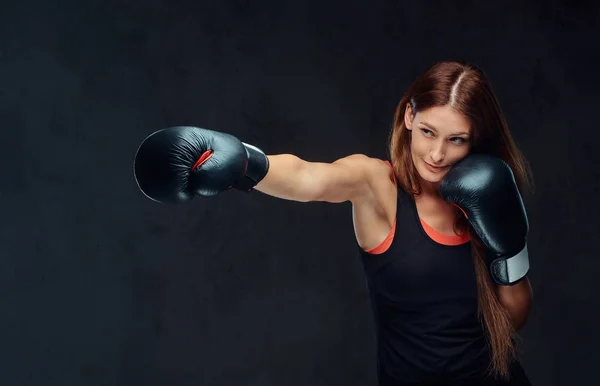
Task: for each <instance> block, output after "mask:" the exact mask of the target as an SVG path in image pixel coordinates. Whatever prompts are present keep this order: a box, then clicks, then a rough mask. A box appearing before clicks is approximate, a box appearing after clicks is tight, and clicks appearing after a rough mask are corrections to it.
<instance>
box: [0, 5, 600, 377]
mask: <svg viewBox="0 0 600 386" xmlns="http://www.w3.org/2000/svg"><path fill="white" fill-rule="evenodd" d="M269 3H270V4H267V2H265V1H259V2H251V1H226V0H213V1H177V0H172V1H167V0H148V1H133V0H127V1H116V0H109V1H67V0H60V1H35V2H32V1H13V2H6V1H5V2H3V4H2V9H1V11H0V38H1V39H0V116H1V118H2V137H1V138H2V140H1V144H2V147H1V152H0V168H1V169H0V170H1V172H2V185H1V190H0V210H1V216H2V228H1V232H0V237H1V239H0V248H1V249H0V253H1V258H0V307H1V308H0V310H1V316H0V383H1V384H2V385H3V386H4V385H6V386H17V385H23V386H25V385H26V386H32V385H52V386H54V385H56V386H75V385H77V386H82V385H85V386H96V385H118V386H121V385H127V386H129V385H145V386H154V385H161V386H163V385H164V386H179V385H211V386H212V385H227V386H230V385H231V386H233V385H244V386H252V385H260V386H265V385H303V386H304V385H314V386H317V385H346V386H352V385H373V382H374V380H375V351H374V350H375V345H374V331H373V324H372V321H371V314H370V309H369V304H368V299H367V293H366V288H365V283H364V276H363V272H362V266H361V265H360V262H359V260H358V256H357V254H356V250H355V245H354V238H353V230H352V221H351V213H350V206H349V204H338V205H334V204H324V203H311V204H302V203H295V202H289V201H283V200H277V199H274V198H270V197H268V196H265V195H262V194H260V193H256V194H250V195H246V194H242V193H239V192H233V191H232V192H228V193H227V194H223V195H221V196H218V197H216V198H213V199H210V200H202V199H197V200H194V202H193V203H191V204H189V205H185V206H178V207H167V206H161V205H158V204H155V203H153V202H151V201H149V200H147V199H146V198H145V197H144V196H143V195H142V194H141V193H140V192H139V191H138V189H137V187H136V185H135V182H134V179H133V175H132V159H133V155H134V152H135V150H136V147H137V146H138V144H139V143H140V142H141V140H142V139H143V138H144V137H145V136H146V135H148V134H149V133H150V132H152V131H155V130H157V129H160V128H163V127H167V126H170V125H182V124H189V125H196V126H201V127H206V128H211V129H217V130H222V131H227V132H230V133H232V134H234V135H237V136H238V137H239V138H240V139H242V140H243V141H245V142H250V143H253V144H256V145H258V146H259V147H261V148H262V149H263V150H265V152H267V153H268V154H275V153H293V154H296V155H298V156H300V157H302V158H304V159H306V160H311V161H325V162H329V161H333V160H335V159H337V158H339V157H343V156H345V155H348V154H352V153H365V154H368V155H371V156H375V157H377V156H378V157H383V156H384V155H385V147H384V146H385V141H386V139H387V134H388V130H389V127H390V124H391V121H392V115H393V111H394V108H395V105H396V103H397V102H398V101H399V99H400V97H401V95H402V93H403V92H404V91H405V89H406V87H407V86H408V85H409V83H410V82H411V81H412V80H413V79H414V78H415V77H416V76H417V75H418V74H419V73H421V72H422V71H423V70H424V69H425V68H426V67H427V66H428V65H430V64H432V63H433V62H435V61H438V60H442V59H464V60H469V61H472V62H474V63H476V64H478V65H480V66H481V67H482V68H483V69H484V70H485V71H486V73H487V75H488V76H489V78H490V80H491V81H492V84H493V85H494V87H495V89H496V91H497V93H498V96H499V98H500V102H501V105H502V108H503V109H504V112H505V114H506V117H507V119H508V122H509V124H510V126H511V127H512V130H513V133H514V136H515V138H516V140H517V141H518V144H519V146H520V147H521V148H522V150H523V151H524V153H525V154H526V156H527V157H528V158H529V160H530V162H531V165H532V168H533V170H534V173H535V174H534V177H535V180H536V184H537V185H536V188H537V190H536V194H535V195H533V196H531V197H527V198H526V203H527V208H528V211H529V217H530V224H531V236H530V243H529V245H530V246H529V248H530V253H531V264H532V271H531V275H530V277H531V281H532V284H533V287H534V292H535V307H534V309H533V311H532V313H531V316H530V320H529V323H528V325H527V327H526V328H525V329H524V330H523V331H522V337H523V340H524V342H523V353H522V361H523V363H524V366H525V368H526V370H527V371H528V373H529V375H530V377H531V379H532V381H533V382H534V384H536V385H545V386H555V385H581V384H590V383H589V378H590V377H592V378H593V377H596V375H597V363H598V360H599V359H600V355H599V354H598V351H597V348H598V346H599V345H600V339H599V337H598V334H597V333H596V331H597V328H595V327H596V326H597V325H598V324H599V323H600V317H599V315H598V313H599V306H600V304H599V303H600V302H599V300H598V295H597V293H598V290H599V284H598V278H599V277H600V262H599V261H598V257H599V256H600V249H599V247H598V243H597V241H596V240H595V239H596V238H597V237H598V236H600V235H599V231H598V227H597V220H598V217H599V215H600V210H599V206H598V204H597V199H598V194H599V188H600V181H599V172H598V169H599V167H600V149H599V143H600V142H599V139H600V135H599V123H598V116H597V112H598V105H599V102H600V98H599V96H598V85H599V84H600V82H599V81H600V75H599V71H598V66H599V65H600V59H599V58H598V53H597V52H598V50H599V47H598V43H597V38H598V36H600V28H599V27H598V20H599V19H600V7H599V5H598V3H597V2H595V3H596V4H595V5H593V3H594V2H592V1H590V2H584V1H569V2H566V1H546V2H543V3H544V4H543V5H541V4H540V5H535V4H534V3H529V4H528V3H527V2H522V1H503V2H495V3H491V2H482V1H452V2H450V1H446V2H432V1H396V0H389V1H361V2H359V1H324V0H320V1H270V2H269ZM540 3H542V2H540Z"/></svg>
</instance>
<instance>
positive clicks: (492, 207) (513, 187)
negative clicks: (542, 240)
mask: <svg viewBox="0 0 600 386" xmlns="http://www.w3.org/2000/svg"><path fill="white" fill-rule="evenodd" d="M440 193H441V195H442V197H443V198H444V199H445V200H446V201H448V202H450V203H452V204H455V205H456V206H458V207H459V208H461V209H462V210H463V212H464V213H465V215H466V216H467V218H468V220H469V222H470V224H471V226H472V227H473V229H474V230H475V231H476V232H477V235H478V236H479V238H480V239H481V241H482V242H483V244H485V246H486V247H487V250H488V254H487V255H488V256H487V263H488V267H489V270H490V274H491V276H492V278H493V279H494V281H495V282H496V283H497V284H500V285H511V284H514V283H516V282H518V281H519V280H520V279H522V278H523V277H525V275H527V273H528V272H529V255H528V252H527V240H526V239H527V233H528V231H529V223H528V220H527V214H526V212H525V206H524V205H523V200H522V198H521V195H520V193H519V190H518V188H517V184H516V182H515V178H514V175H513V173H512V170H511V169H510V167H509V166H508V164H507V163H506V162H504V161H503V160H502V159H500V158H497V157H493V156H489V155H483V154H473V155H469V156H467V157H466V158H464V159H462V160H461V161H459V162H458V163H456V165H454V166H453V167H452V169H451V170H450V171H449V172H448V174H446V176H445V177H444V180H443V181H442V183H441V185H440Z"/></svg>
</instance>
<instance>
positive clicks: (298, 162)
mask: <svg viewBox="0 0 600 386" xmlns="http://www.w3.org/2000/svg"><path fill="white" fill-rule="evenodd" d="M267 158H268V159H269V171H268V172H267V174H266V176H265V177H264V178H263V179H262V181H260V182H259V183H258V184H257V185H256V186H255V187H254V189H256V190H258V191H260V192H262V193H264V194H268V195H269V196H273V197H277V198H281V199H285V200H292V201H299V202H308V201H312V200H313V199H314V196H315V194H314V192H312V191H311V186H312V184H310V183H308V181H307V179H308V178H310V175H309V173H308V170H307V168H308V164H309V163H308V162H307V161H304V160H302V159H301V158H299V157H297V156H295V155H293V154H277V155H269V156H267Z"/></svg>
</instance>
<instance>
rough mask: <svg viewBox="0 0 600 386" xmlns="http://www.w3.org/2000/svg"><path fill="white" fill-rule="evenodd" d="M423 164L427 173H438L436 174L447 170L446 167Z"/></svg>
mask: <svg viewBox="0 0 600 386" xmlns="http://www.w3.org/2000/svg"><path fill="white" fill-rule="evenodd" d="M423 162H424V163H425V166H426V167H427V169H429V171H431V172H433V173H438V172H441V171H444V170H446V169H447V168H448V166H433V165H430V164H429V163H427V162H425V161H423Z"/></svg>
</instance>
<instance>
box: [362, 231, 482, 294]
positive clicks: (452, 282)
mask: <svg viewBox="0 0 600 386" xmlns="http://www.w3.org/2000/svg"><path fill="white" fill-rule="evenodd" d="M399 238H400V239H399V240H396V243H395V247H394V248H393V249H392V250H390V251H389V252H390V253H389V254H388V256H387V259H388V261H387V263H386V264H384V265H382V266H380V269H378V270H377V272H376V273H375V272H374V274H373V275H372V276H371V278H370V281H371V284H372V285H373V289H374V290H375V292H376V293H378V294H379V295H382V297H383V298H385V299H388V300H389V301H392V302H404V301H408V302H413V301H416V302H421V301H425V302H438V301H440V300H449V301H451V300H456V299H476V297H477V280H476V272H475V265H474V264H473V258H472V253H471V249H470V243H469V244H466V245H461V246H457V247H446V246H440V245H435V244H434V243H432V242H431V240H428V239H427V238H425V237H419V236H418V235H414V236H412V237H408V235H406V234H405V235H402V236H399Z"/></svg>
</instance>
